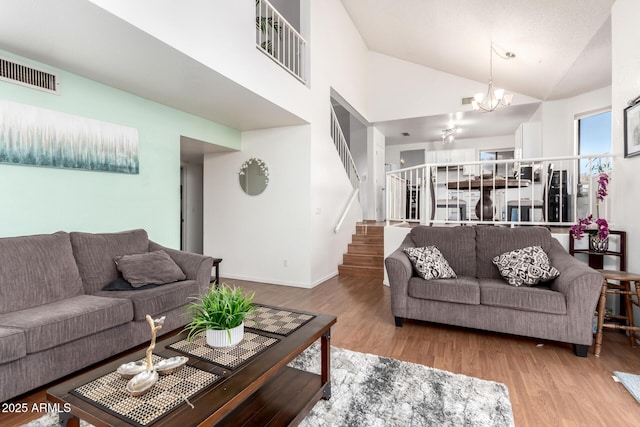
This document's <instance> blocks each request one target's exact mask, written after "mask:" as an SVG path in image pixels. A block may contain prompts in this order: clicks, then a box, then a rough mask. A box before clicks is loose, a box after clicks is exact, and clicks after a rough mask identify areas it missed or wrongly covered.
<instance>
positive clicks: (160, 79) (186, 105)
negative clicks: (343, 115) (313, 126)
mask: <svg viewBox="0 0 640 427" xmlns="http://www.w3.org/2000/svg"><path fill="white" fill-rule="evenodd" d="M341 1H342V3H343V4H344V5H345V7H346V9H347V11H348V13H349V14H350V15H351V17H352V19H353V22H354V23H355V25H356V27H357V28H358V30H359V32H360V33H361V35H362V37H363V39H364V41H365V43H366V44H367V46H368V48H369V49H370V50H373V51H377V52H381V53H384V54H387V55H391V56H395V57H398V58H401V59H404V60H407V61H411V62H414V63H417V64H422V65H425V66H428V67H431V68H434V69H438V70H441V71H445V72H448V73H451V74H454V75H458V76H461V77H465V78H469V79H473V80H477V81H486V80H487V79H488V66H489V64H488V62H489V44H490V42H491V41H493V42H494V43H495V44H496V45H497V46H499V47H500V48H502V49H504V50H510V51H513V52H515V53H516V55H517V57H516V59H514V60H511V61H500V60H499V61H496V62H494V80H495V81H496V85H497V86H499V87H504V88H505V89H507V90H510V91H514V92H518V93H522V94H526V95H529V96H532V97H534V98H538V99H542V100H547V99H558V98H565V97H568V96H573V95H575V94H579V93H584V92H587V91H590V90H593V89H597V88H600V87H604V86H607V85H609V84H611V83H610V82H611V29H610V19H609V15H610V8H611V5H612V4H613V2H614V0H535V1H532V0H528V1H525V0H483V1H478V0H447V1H444V0H395V1H390V0H341ZM0 10H1V13H0V49H4V50H7V51H10V52H13V53H16V54H18V55H22V56H25V57H27V58H31V59H34V60H36V61H40V62H43V63H45V64H49V65H51V66H55V67H58V68H61V69H64V70H67V71H70V72H73V73H76V74H79V75H82V76H85V77H87V78H90V79H92V80H95V81H98V82H102V83H104V84H106V85H108V86H112V87H116V88H119V89H122V90H125V91H128V92H131V93H133V94H136V95H138V96H141V97H143V98H147V99H150V100H153V101H156V102H159V103H161V104H165V105H169V106H171V107H173V108H177V109H179V110H182V111H185V112H188V113H191V114H194V115H197V116H200V117H204V118H207V119H210V120H213V121H215V122H218V123H222V124H225V125H228V126H230V127H233V128H236V129H239V130H251V129H261V128H268V127H275V126H287V125H294V124H300V123H302V122H303V121H302V120H301V119H300V118H299V117H297V116H295V115H294V114H292V113H290V112H288V111H286V110H284V109H282V108H280V107H278V106H276V105H274V104H272V103H271V102H269V101H268V100H266V99H264V98H262V97H260V96H258V95H256V94H255V93H253V92H251V91H248V90H246V89H245V88H243V87H241V86H239V85H237V84H236V83H234V82H233V81H230V80H229V79H227V78H225V77H224V76H222V75H220V74H218V73H216V72H215V71H213V70H211V69H209V68H207V67H205V66H204V65H202V64H200V63H199V62H197V61H194V60H193V59H192V58H190V57H187V56H186V55H184V54H182V53H180V52H178V51H176V50H175V49H173V48H171V47H170V46H167V45H165V44H164V43H162V42H160V41H158V40H157V39H155V38H153V37H151V36H149V35H148V34H146V33H144V32H142V31H140V30H138V29H137V28H135V27H133V26H132V25H129V24H128V23H126V22H124V21H122V20H120V19H118V18H116V17H115V16H113V15H111V14H110V13H108V12H106V11H105V10H103V9H101V8H99V7H98V6H96V5H94V4H93V3H91V2H88V1H86V0H56V1H44V0H0ZM469 95H470V96H471V95H472V94H469ZM534 105H535V104H534ZM532 109H533V110H535V108H534V107H532V106H529V107H526V106H519V107H518V108H516V107H515V106H514V107H510V108H509V109H507V110H505V111H504V112H500V113H491V114H485V115H483V116H482V117H481V116H477V117H475V124H473V125H471V123H470V124H469V127H468V128H467V129H466V130H464V129H463V134H462V135H459V138H461V137H462V136H463V135H464V137H467V138H468V137H480V136H485V135H486V134H487V132H488V130H487V129H491V132H494V135H496V133H495V132H497V131H498V130H499V131H500V132H504V133H501V134H509V133H513V132H514V131H515V129H516V127H517V125H518V124H519V123H520V122H522V121H525V120H526V118H524V119H523V117H524V116H523V115H526V114H529V116H530V113H531V112H532V111H533V110H532ZM476 114H478V113H464V118H465V120H467V119H469V120H471V119H473V118H474V115H476ZM490 116H493V117H490ZM448 119H449V117H448V116H435V117H431V118H412V119H406V120H394V121H391V122H382V123H377V125H379V126H380V127H381V129H383V133H385V135H386V136H387V137H388V143H401V142H409V141H408V139H397V136H398V135H399V133H401V132H404V131H408V132H410V133H411V135H412V136H411V137H410V138H409V139H412V138H417V139H420V140H421V141H432V140H436V139H437V138H438V137H439V136H438V135H439V132H440V129H442V125H441V124H440V123H442V122H443V121H448ZM498 119H500V120H499V121H498V122H496V120H498ZM483 122H485V125H482V123H483ZM483 126H484V127H483ZM434 135H435V136H434Z"/></svg>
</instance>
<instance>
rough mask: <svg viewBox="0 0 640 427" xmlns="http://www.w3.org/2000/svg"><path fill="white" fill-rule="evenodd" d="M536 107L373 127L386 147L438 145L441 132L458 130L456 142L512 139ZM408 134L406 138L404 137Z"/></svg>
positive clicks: (439, 117) (431, 117) (534, 105)
mask: <svg viewBox="0 0 640 427" xmlns="http://www.w3.org/2000/svg"><path fill="white" fill-rule="evenodd" d="M538 106H539V104H538V103H535V104H522V105H514V106H511V107H509V108H505V109H502V110H496V111H494V112H493V113H491V114H487V113H480V112H478V111H464V112H459V113H455V114H441V115H437V116H428V117H414V118H410V119H401V120H389V121H385V122H377V123H376V124H375V125H376V127H377V128H378V129H379V130H380V132H382V134H383V135H385V137H386V138H385V143H386V144H387V145H396V144H411V143H415V142H440V141H441V131H442V129H447V128H450V127H451V126H457V127H459V128H460V133H458V134H456V136H455V138H456V139H467V138H486V137H491V136H500V135H512V134H515V131H516V129H517V128H518V126H519V125H520V123H522V122H526V121H528V120H529V118H530V117H531V115H532V114H533V113H535V111H536V109H537V108H538ZM403 132H408V133H409V136H403V135H402V133H403Z"/></svg>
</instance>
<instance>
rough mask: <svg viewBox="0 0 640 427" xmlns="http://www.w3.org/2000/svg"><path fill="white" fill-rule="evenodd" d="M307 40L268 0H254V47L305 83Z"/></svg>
mask: <svg viewBox="0 0 640 427" xmlns="http://www.w3.org/2000/svg"><path fill="white" fill-rule="evenodd" d="M306 46H307V42H306V40H305V39H304V38H303V37H302V36H301V35H300V33H299V32H298V31H296V29H295V28H293V26H292V25H291V24H290V23H289V22H287V20H286V19H284V17H283V16H282V15H281V14H280V13H278V11H277V10H276V9H275V8H274V7H273V6H272V5H271V3H269V1H268V0H256V47H257V48H258V49H260V50H261V51H262V52H264V53H265V54H266V55H267V56H269V57H270V58H271V59H273V60H274V61H276V62H277V63H278V64H280V65H281V66H282V67H283V68H284V69H285V70H287V71H288V72H289V73H291V74H292V75H293V76H294V77H295V78H297V79H298V80H300V81H301V82H302V83H306V77H305V70H304V62H305V50H306Z"/></svg>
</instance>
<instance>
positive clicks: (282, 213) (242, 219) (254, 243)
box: [204, 125, 311, 287]
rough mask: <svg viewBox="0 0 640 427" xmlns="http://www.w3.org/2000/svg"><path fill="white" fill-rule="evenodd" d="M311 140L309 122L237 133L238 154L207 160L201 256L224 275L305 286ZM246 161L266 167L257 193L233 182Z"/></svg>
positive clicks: (309, 247)
mask: <svg viewBox="0 0 640 427" xmlns="http://www.w3.org/2000/svg"><path fill="white" fill-rule="evenodd" d="M309 138H310V126H309V125H304V126H294V127H285V128H278V129H269V130H262V131H251V132H243V133H242V136H241V142H242V151H238V152H232V153H220V154H207V155H205V158H204V212H205V217H204V253H205V254H206V255H210V256H213V257H216V258H222V259H223V262H222V264H221V270H220V271H221V274H222V275H223V277H230V278H236V279H243V280H252V281H259V282H266V283H275V284H286V285H294V286H301V287H309V284H310V278H309V268H310V267H309V265H310V260H309V257H310V253H311V238H310V221H309V216H310V215H309V205H310V195H309V161H310V154H309V143H308V141H309ZM251 157H256V158H260V159H261V160H263V161H264V162H265V163H266V165H267V167H268V168H269V184H268V186H267V188H266V189H265V190H264V192H262V193H261V194H259V195H257V196H249V195H247V194H245V193H244V191H242V189H241V188H240V183H239V178H238V172H239V171H240V167H241V165H242V164H243V163H244V162H245V161H246V160H248V159H249V158H251ZM285 261H286V262H285ZM285 264H286V265H285Z"/></svg>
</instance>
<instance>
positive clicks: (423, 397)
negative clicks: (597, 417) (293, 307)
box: [26, 343, 514, 427]
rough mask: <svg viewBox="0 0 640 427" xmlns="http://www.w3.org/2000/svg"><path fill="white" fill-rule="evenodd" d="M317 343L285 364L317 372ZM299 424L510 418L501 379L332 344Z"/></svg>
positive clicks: (509, 421)
mask: <svg viewBox="0 0 640 427" xmlns="http://www.w3.org/2000/svg"><path fill="white" fill-rule="evenodd" d="M319 347H320V346H319V345H318V344H317V343H316V344H313V345H312V346H311V347H309V349H307V350H306V351H305V352H304V353H302V354H301V355H300V356H299V357H297V358H296V359H295V360H294V361H293V362H292V363H291V364H290V366H293V367H295V368H298V369H303V370H306V371H309V372H315V373H319V372H320V357H319ZM56 425H57V415H55V414H48V415H46V416H44V417H42V418H40V419H38V420H36V421H33V422H31V423H29V424H27V425H26V426H28V427H51V426H56ZM81 425H82V426H89V424H87V423H82V424H81ZM300 425H301V426H302V427H320V426H322V427H325V426H326V427H337V426H357V427H374V426H381V427H388V426H398V427H400V426H402V427H404V426H452V427H453V426H456V427H457V426H469V427H471V426H496V427H498V426H500V427H502V426H513V425H514V421H513V414H512V411H511V402H510V400H509V392H508V390H507V387H506V386H505V385H504V384H501V383H496V382H492V381H485V380H481V379H478V378H473V377H468V376H465V375H459V374H453V373H451V372H447V371H441V370H438V369H433V368H429V367H426V366H423V365H418V364H415V363H408V362H401V361H399V360H395V359H389V358H385V357H379V356H375V355H372V354H365V353H358V352H354V351H350V350H346V349H342V348H338V347H332V348H331V399H329V400H321V401H320V402H318V403H317V404H316V405H315V406H314V407H313V409H312V410H311V412H310V413H309V415H308V416H307V417H306V418H305V419H304V420H303V421H302V423H301V424H300Z"/></svg>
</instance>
